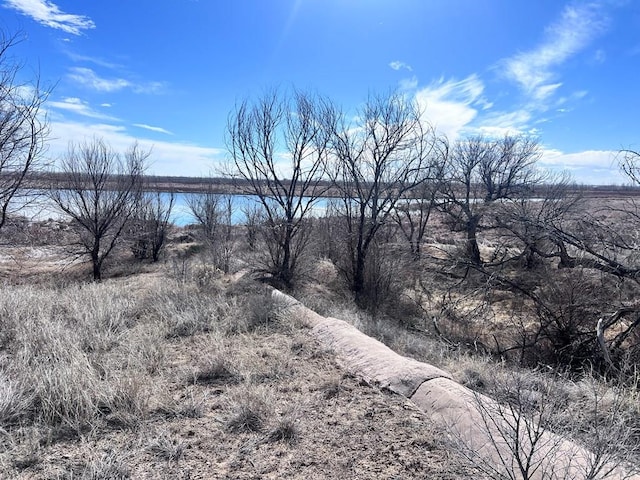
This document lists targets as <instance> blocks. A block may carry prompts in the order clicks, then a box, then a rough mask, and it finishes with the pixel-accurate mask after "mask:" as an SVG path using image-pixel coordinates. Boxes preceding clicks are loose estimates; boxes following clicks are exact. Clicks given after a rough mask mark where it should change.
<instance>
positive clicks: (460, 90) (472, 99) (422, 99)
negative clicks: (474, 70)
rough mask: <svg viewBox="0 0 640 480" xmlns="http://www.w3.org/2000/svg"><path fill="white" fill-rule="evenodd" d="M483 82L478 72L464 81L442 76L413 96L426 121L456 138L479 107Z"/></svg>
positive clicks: (474, 115)
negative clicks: (446, 79) (445, 79)
mask: <svg viewBox="0 0 640 480" xmlns="http://www.w3.org/2000/svg"><path fill="white" fill-rule="evenodd" d="M483 91H484V84H483V83H482V81H481V80H480V79H479V78H478V76H477V75H475V74H474V75H470V76H468V77H467V78H465V79H464V80H460V81H456V80H448V81H444V80H443V79H441V80H439V81H437V82H434V83H432V84H431V85H429V86H427V87H425V88H422V89H420V90H418V92H416V94H415V99H416V101H417V102H418V105H419V106H420V108H421V109H423V111H424V114H423V116H424V118H425V119H426V120H428V121H429V122H430V123H431V124H432V125H433V126H434V127H435V128H436V129H437V130H438V132H439V133H444V134H445V135H447V137H448V138H449V139H450V140H455V139H456V138H458V137H459V136H460V134H461V132H462V131H463V130H464V129H465V127H467V126H468V125H469V124H470V123H471V122H472V121H473V120H474V119H475V118H476V116H477V114H478V108H482V106H483V105H484V104H485V100H484V99H483V98H482V93H483Z"/></svg>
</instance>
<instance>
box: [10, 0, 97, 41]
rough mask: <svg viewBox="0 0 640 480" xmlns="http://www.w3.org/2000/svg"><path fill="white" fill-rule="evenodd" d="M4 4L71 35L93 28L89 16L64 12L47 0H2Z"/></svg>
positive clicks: (93, 25)
mask: <svg viewBox="0 0 640 480" xmlns="http://www.w3.org/2000/svg"><path fill="white" fill-rule="evenodd" d="M4 6H5V7H7V8H13V9H14V10H17V11H18V12H20V13H22V14H23V15H26V16H28V17H31V18H32V19H33V20H35V21H36V22H38V23H40V24H42V25H45V26H47V27H51V28H55V29H58V30H62V31H64V32H66V33H70V34H72V35H81V34H82V31H83V30H88V29H92V28H95V23H93V20H91V19H90V18H89V17H86V16H84V15H74V14H71V13H65V12H63V11H62V10H60V8H59V7H58V6H57V5H56V4H54V3H53V2H50V1H48V0H4Z"/></svg>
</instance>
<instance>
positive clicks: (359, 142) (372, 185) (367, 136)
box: [332, 94, 434, 304]
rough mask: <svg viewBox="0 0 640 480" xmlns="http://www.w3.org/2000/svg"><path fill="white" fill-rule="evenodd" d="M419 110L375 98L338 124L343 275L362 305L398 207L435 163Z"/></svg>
mask: <svg viewBox="0 0 640 480" xmlns="http://www.w3.org/2000/svg"><path fill="white" fill-rule="evenodd" d="M420 113H421V112H420V111H419V109H418V108H417V107H416V105H415V104H413V103H410V102H408V101H407V100H406V99H404V98H403V97H402V96H400V95H397V94H392V95H386V96H372V97H370V98H369V99H368V101H367V102H366V104H365V105H364V107H363V108H362V110H361V111H360V112H359V115H358V116H357V118H358V120H357V124H352V123H350V122H347V121H346V120H345V119H344V117H342V118H341V119H340V121H339V122H338V123H337V124H336V126H335V129H334V135H333V138H332V150H333V154H334V156H335V159H336V164H335V169H334V171H333V172H332V177H333V180H334V185H335V188H336V189H337V190H338V191H339V194H340V198H341V199H342V209H343V212H342V214H343V218H344V220H345V222H346V225H345V227H346V233H347V237H346V246H347V253H346V257H347V262H346V265H343V266H342V269H343V273H344V274H345V275H346V278H347V280H348V282H349V284H350V287H351V290H352V291H353V292H354V294H355V296H356V301H358V302H359V303H361V304H362V300H363V299H364V297H363V294H364V293H365V278H366V275H365V274H366V266H367V256H368V254H369V252H370V250H371V248H372V247H373V246H374V243H375V242H374V241H375V239H376V237H377V235H378V233H379V232H380V230H381V228H382V227H383V226H384V225H385V224H386V223H387V221H388V220H390V217H391V215H392V213H393V212H394V210H395V208H396V206H397V204H398V201H399V200H400V199H401V198H402V197H403V196H405V194H407V193H408V192H409V191H411V190H412V189H414V188H415V187H417V186H418V185H420V184H421V183H422V182H424V181H426V179H427V177H426V175H425V171H426V170H427V169H428V168H429V166H430V165H431V164H432V162H433V161H434V158H433V155H432V154H433V151H434V148H433V147H434V134H433V131H432V129H431V128H430V127H429V126H425V125H424V124H423V122H422V121H421V118H420Z"/></svg>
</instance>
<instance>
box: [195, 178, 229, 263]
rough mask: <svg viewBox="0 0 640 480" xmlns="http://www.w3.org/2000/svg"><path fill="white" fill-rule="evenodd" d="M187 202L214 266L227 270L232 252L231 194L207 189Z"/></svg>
mask: <svg viewBox="0 0 640 480" xmlns="http://www.w3.org/2000/svg"><path fill="white" fill-rule="evenodd" d="M187 204H188V205H189V209H190V210H191V214H192V215H193V217H194V218H195V219H196V222H197V224H198V225H199V226H200V235H201V240H202V241H203V242H204V244H205V246H206V249H207V252H208V253H209V254H210V255H211V258H212V260H213V264H214V266H215V267H216V268H219V269H220V270H222V271H223V272H229V270H230V267H231V265H230V261H231V256H232V253H233V242H232V228H233V227H232V223H233V218H232V217H233V211H234V206H233V198H232V196H231V195H221V194H217V193H214V192H213V191H212V190H211V189H209V190H208V191H206V192H204V193H200V194H196V195H191V196H190V197H189V199H188V200H187Z"/></svg>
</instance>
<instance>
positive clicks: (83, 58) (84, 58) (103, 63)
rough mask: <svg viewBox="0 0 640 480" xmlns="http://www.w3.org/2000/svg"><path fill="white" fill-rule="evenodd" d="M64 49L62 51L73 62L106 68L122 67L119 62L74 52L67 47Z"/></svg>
mask: <svg viewBox="0 0 640 480" xmlns="http://www.w3.org/2000/svg"><path fill="white" fill-rule="evenodd" d="M65 50H66V51H65V52H64V53H65V54H66V55H67V56H68V57H69V58H70V59H71V60H73V61H74V62H78V63H81V62H83V63H93V64H94V65H98V66H99V67H103V68H108V69H116V68H121V67H122V66H121V65H120V64H117V63H113V62H109V61H107V60H104V59H102V58H98V57H92V56H90V55H81V54H79V53H75V52H72V51H70V50H67V49H65Z"/></svg>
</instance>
